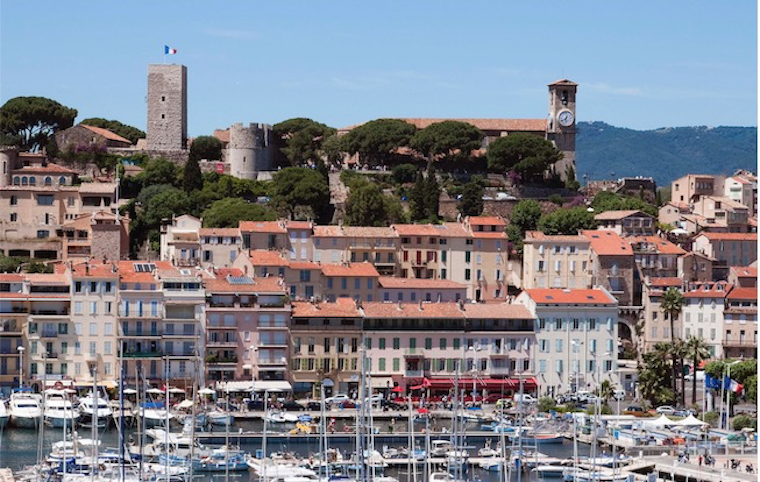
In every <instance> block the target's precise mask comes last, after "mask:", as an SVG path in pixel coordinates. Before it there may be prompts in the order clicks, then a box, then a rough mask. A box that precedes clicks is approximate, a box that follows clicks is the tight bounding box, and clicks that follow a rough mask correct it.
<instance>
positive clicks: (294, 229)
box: [285, 221, 314, 261]
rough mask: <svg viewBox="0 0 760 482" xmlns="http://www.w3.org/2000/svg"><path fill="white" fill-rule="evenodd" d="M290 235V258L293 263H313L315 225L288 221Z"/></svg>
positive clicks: (287, 226)
mask: <svg viewBox="0 0 760 482" xmlns="http://www.w3.org/2000/svg"><path fill="white" fill-rule="evenodd" d="M285 230H286V231H287V233H288V242H289V243H288V250H289V253H288V258H289V259H290V260H291V261H311V260H313V259H314V241H313V239H312V236H313V234H314V225H313V223H312V222H311V221H286V222H285Z"/></svg>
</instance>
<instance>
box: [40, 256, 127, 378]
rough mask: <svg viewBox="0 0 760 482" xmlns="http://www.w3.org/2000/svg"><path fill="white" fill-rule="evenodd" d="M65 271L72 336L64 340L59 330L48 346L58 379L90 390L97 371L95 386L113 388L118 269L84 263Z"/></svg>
mask: <svg viewBox="0 0 760 482" xmlns="http://www.w3.org/2000/svg"><path fill="white" fill-rule="evenodd" d="M66 271H67V274H68V275H69V276H70V277H71V305H72V308H73V309H72V310H71V318H70V325H71V326H70V328H68V331H69V335H73V336H68V337H67V336H66V334H64V333H61V332H62V330H61V329H60V327H59V329H58V339H57V340H55V341H54V342H53V344H52V346H50V348H52V349H53V352H54V353H56V354H57V355H58V359H59V361H60V362H61V363H60V367H61V370H60V372H61V376H62V377H64V378H65V377H71V378H72V379H73V380H75V382H76V385H78V386H82V385H84V386H92V381H93V374H94V371H95V370H97V379H98V383H101V384H103V385H104V386H106V387H115V386H116V385H117V382H118V380H119V376H120V373H119V370H120V362H119V338H118V332H119V319H118V304H119V303H118V288H119V273H118V269H117V266H116V264H115V263H101V262H86V263H79V264H74V265H71V266H70V267H69V269H68V270H66ZM48 357H50V351H48ZM64 363H65V364H66V365H64Z"/></svg>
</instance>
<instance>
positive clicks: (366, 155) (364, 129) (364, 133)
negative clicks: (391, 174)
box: [343, 119, 417, 164]
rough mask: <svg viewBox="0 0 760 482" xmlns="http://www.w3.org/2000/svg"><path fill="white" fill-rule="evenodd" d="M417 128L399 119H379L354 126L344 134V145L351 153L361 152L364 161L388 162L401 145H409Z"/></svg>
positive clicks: (371, 162)
mask: <svg viewBox="0 0 760 482" xmlns="http://www.w3.org/2000/svg"><path fill="white" fill-rule="evenodd" d="M416 130H417V129H416V128H415V127H414V126H413V125H412V124H409V123H408V122H405V121H402V120H399V119H377V120H373V121H370V122H367V123H366V124H362V125H360V126H358V127H354V128H353V129H352V130H351V132H349V133H348V134H346V135H345V136H343V147H344V149H345V150H346V152H348V153H349V154H352V155H353V154H359V156H360V158H361V160H362V162H369V163H370V164H382V163H387V162H388V161H390V160H391V159H392V158H393V155H394V153H395V151H396V150H397V149H398V148H399V147H402V146H408V145H409V141H410V139H411V138H412V136H413V135H414V133H415V131H416Z"/></svg>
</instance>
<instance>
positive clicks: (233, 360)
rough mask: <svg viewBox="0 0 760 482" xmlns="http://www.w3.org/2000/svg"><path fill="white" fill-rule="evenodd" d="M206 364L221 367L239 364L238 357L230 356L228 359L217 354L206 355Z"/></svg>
mask: <svg viewBox="0 0 760 482" xmlns="http://www.w3.org/2000/svg"><path fill="white" fill-rule="evenodd" d="M205 360H206V363H208V364H209V365H219V364H227V365H229V364H233V365H234V364H237V361H238V358H237V357H236V356H228V357H218V356H217V355H216V354H214V353H211V354H209V355H206V358H205Z"/></svg>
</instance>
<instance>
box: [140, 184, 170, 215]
mask: <svg viewBox="0 0 760 482" xmlns="http://www.w3.org/2000/svg"><path fill="white" fill-rule="evenodd" d="M169 189H174V186H172V185H171V184H153V185H151V186H148V187H144V188H142V189H141V190H140V192H139V193H138V194H137V197H136V198H135V199H136V200H137V203H138V205H139V206H141V207H142V208H143V210H145V209H147V208H148V206H149V205H150V201H151V200H152V199H153V198H154V197H156V196H157V195H159V194H160V193H162V192H164V191H166V190H169Z"/></svg>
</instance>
